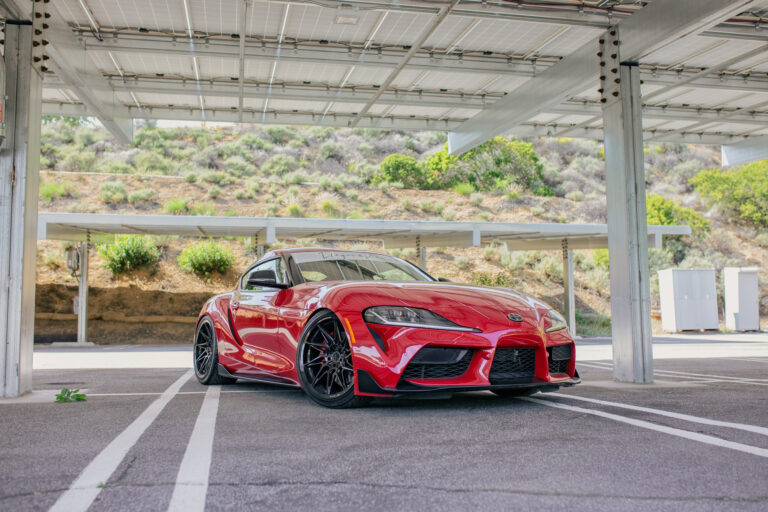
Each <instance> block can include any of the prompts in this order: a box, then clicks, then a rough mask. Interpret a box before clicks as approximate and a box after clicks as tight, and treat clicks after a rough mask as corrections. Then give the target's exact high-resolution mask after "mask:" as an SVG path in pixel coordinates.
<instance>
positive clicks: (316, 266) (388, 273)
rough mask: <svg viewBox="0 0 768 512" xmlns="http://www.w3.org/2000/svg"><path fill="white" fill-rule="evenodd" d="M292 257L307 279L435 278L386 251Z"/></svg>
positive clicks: (299, 253)
mask: <svg viewBox="0 0 768 512" xmlns="http://www.w3.org/2000/svg"><path fill="white" fill-rule="evenodd" d="M292 256H293V260H294V262H295V263H296V265H297V266H298V267H299V272H301V275H302V277H303V278H304V280H306V281H432V280H433V279H432V278H431V277H429V276H428V275H427V274H425V273H424V272H422V271H421V270H419V269H418V268H417V267H415V266H414V265H411V264H410V263H407V262H405V261H401V260H398V259H396V258H393V257H391V256H387V255H385V254H376V253H366V252H359V253H357V252H334V251H317V252H298V253H294V254H293V255H292Z"/></svg>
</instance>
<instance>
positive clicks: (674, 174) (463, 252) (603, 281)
mask: <svg viewBox="0 0 768 512" xmlns="http://www.w3.org/2000/svg"><path fill="white" fill-rule="evenodd" d="M302 133H305V132H302ZM312 133H313V132H309V131H308V132H306V134H307V138H306V139H305V142H303V143H302V144H301V145H296V144H294V145H293V146H291V145H290V144H287V145H285V146H281V145H279V144H278V145H276V146H275V147H274V149H273V150H271V153H269V152H268V153H267V154H261V153H259V152H258V151H254V159H259V158H260V159H261V161H262V163H263V161H264V160H265V159H266V158H267V157H268V155H269V154H271V155H275V154H283V153H287V152H290V151H294V152H297V151H298V152H299V153H297V155H298V156H299V157H300V158H303V159H304V161H307V162H309V163H308V164H307V165H309V166H310V167H311V168H314V169H315V170H316V171H317V172H319V173H320V174H318V175H315V177H314V178H313V179H317V178H318V176H323V175H325V176H339V175H340V174H343V173H344V172H345V171H344V169H345V168H346V165H347V164H348V163H349V162H350V161H353V160H354V159H355V158H359V157H360V154H362V148H363V144H364V142H363V141H362V139H361V138H360V137H359V136H357V135H354V134H353V133H352V132H347V131H344V130H339V131H336V132H334V134H333V135H332V139H330V140H333V141H335V143H337V144H338V145H339V146H340V147H344V148H346V149H345V151H347V154H346V156H345V158H347V160H344V159H341V160H339V159H335V158H329V159H326V160H318V157H317V155H318V152H320V151H321V148H322V144H320V143H318V142H317V141H315V140H313V139H312V138H311V134H312ZM77 137H79V136H77ZM77 137H76V138H75V140H79V139H78V138H77ZM233 140H236V137H235V136H234V135H232V134H229V133H224V136H223V137H222V138H221V140H220V141H216V142H215V143H213V144H215V145H216V147H217V148H218V147H220V145H221V144H226V143H229V142H232V141H233ZM366 140H368V139H366ZM407 140H411V141H413V140H417V141H420V142H418V144H419V145H420V147H417V148H416V149H415V150H410V152H411V153H412V154H414V155H415V156H418V155H419V154H424V153H429V152H431V151H434V150H436V149H439V148H440V147H441V146H440V144H439V143H429V144H428V143H426V142H424V141H425V140H427V137H425V136H424V135H423V134H422V135H419V134H413V138H410V136H408V135H406V134H397V133H391V134H388V135H386V136H385V137H382V138H379V139H376V138H374V139H370V142H371V144H372V145H373V148H374V149H373V151H374V153H373V155H372V156H371V155H369V156H368V157H367V160H368V161H377V160H380V158H382V155H383V154H386V153H387V152H395V151H404V152H409V150H404V149H402V146H403V143H404V142H403V141H407ZM430 144H431V145H430ZM535 144H536V151H537V152H538V153H539V154H540V155H542V156H543V159H544V164H545V176H546V177H547V180H548V182H549V183H550V184H551V185H552V187H553V189H554V190H555V191H556V193H557V194H558V195H561V196H562V195H566V194H567V196H568V197H569V199H566V198H564V197H537V196H532V195H528V194H525V193H524V194H522V195H521V196H519V197H516V198H512V199H510V198H508V197H505V196H503V195H500V194H481V195H473V196H472V197H465V196H462V195H459V194H456V193H454V192H452V191H424V190H407V189H395V188H386V189H381V188H376V187H370V186H365V185H349V186H347V187H344V188H342V189H339V190H337V191H335V192H333V191H330V190H326V189H330V188H332V187H331V186H329V184H328V183H327V182H326V183H325V184H324V187H325V188H323V187H321V186H320V184H311V183H308V184H303V185H283V184H279V183H275V182H273V181H277V180H270V179H267V178H249V179H248V180H245V179H234V180H232V181H231V182H230V183H226V184H219V185H217V188H218V189H219V195H218V196H217V197H215V198H211V197H209V191H210V188H211V187H212V185H210V184H207V183H205V182H203V181H201V180H198V181H197V182H195V183H189V182H187V181H186V180H185V179H184V178H183V177H181V176H150V175H136V174H127V175H117V174H98V173H94V172H89V173H78V172H62V169H65V168H67V166H68V165H71V162H72V161H77V160H73V158H74V157H73V156H72V153H71V152H70V153H69V156H68V157H64V158H61V159H60V160H59V161H58V162H56V163H51V165H49V167H50V169H51V170H50V171H44V172H42V173H41V178H42V181H43V182H45V183H64V184H67V185H68V188H69V189H70V190H72V191H73V194H72V195H71V196H70V197H59V198H54V199H52V200H51V201H45V200H42V199H41V202H40V210H41V211H74V212H100V213H130V214H149V213H154V214H161V213H164V211H163V205H164V204H166V203H167V202H168V201H169V200H171V199H177V198H183V199H188V200H189V202H190V205H191V206H192V207H193V208H198V209H199V208H201V207H202V208H204V209H206V210H208V211H210V212H212V213H216V214H218V215H243V216H269V215H280V216H288V215H290V210H289V206H290V205H292V204H295V205H296V206H298V208H299V210H300V212H299V213H300V215H301V216H312V217H328V216H340V217H352V218H379V219H413V220H429V219H443V220H488V221H511V222H604V219H605V206H604V177H603V176H604V170H603V167H602V165H603V164H602V158H601V155H600V153H599V151H600V147H599V145H597V144H596V143H594V142H589V141H578V140H575V139H574V140H569V139H565V140H563V139H560V140H554V139H542V140H539V141H536V142H535ZM299 146H300V147H301V148H302V149H297V148H298V147H299ZM88 147H90V148H97V149H96V154H97V155H98V154H102V153H99V151H100V150H99V149H98V148H99V147H106V146H105V144H104V142H96V143H93V144H91V145H90V146H88ZM136 151H138V150H129V149H125V153H126V155H128V156H125V159H126V161H130V159H131V158H133V159H134V160H133V161H134V162H135V153H136ZM131 152H132V153H131ZM103 154H104V155H112V156H110V157H106V156H105V157H104V158H105V159H106V158H110V159H111V160H109V161H114V160H115V159H117V158H118V156H116V155H119V154H120V153H115V152H113V153H108V152H104V153H103ZM130 154H133V155H134V156H133V157H131V156H130ZM716 157H717V155H716V154H715V153H714V152H713V151H712V150H711V149H710V148H703V147H697V146H688V147H685V148H679V147H678V148H674V147H672V148H671V149H670V147H666V146H664V147H662V146H658V147H655V148H650V149H649V151H648V152H647V154H646V165H647V168H648V169H649V171H648V176H649V180H650V189H651V190H653V191H654V192H656V193H660V194H663V195H666V196H669V197H673V198H675V199H676V200H678V201H681V202H682V203H683V204H685V205H686V206H689V207H694V208H696V209H697V210H698V211H699V212H700V213H705V214H706V215H707V217H708V218H709V219H710V221H711V222H712V224H713V228H714V229H713V233H712V235H711V236H710V237H709V239H708V240H706V242H705V243H704V244H702V247H701V251H700V252H701V255H700V256H697V257H698V258H699V259H698V260H696V259H695V258H694V259H692V260H691V261H689V262H688V264H689V265H695V264H697V262H698V261H701V264H702V265H704V266H709V265H710V264H711V263H712V262H713V261H715V262H717V263H718V264H719V265H720V266H722V263H723V262H727V264H729V265H730V264H742V265H755V266H759V267H760V268H761V269H763V270H762V274H761V277H762V281H763V283H762V288H763V289H762V294H761V295H762V296H765V295H768V286H767V285H766V284H765V283H766V282H768V274H767V273H766V272H767V271H768V270H766V269H768V251H766V250H765V248H764V247H760V246H759V245H757V244H756V243H755V241H754V231H750V230H748V229H743V228H738V227H736V226H732V225H729V224H727V223H724V222H722V220H721V219H720V216H719V214H718V213H717V212H716V211H710V212H707V211H706V209H705V207H704V205H702V204H700V202H699V198H698V197H697V196H696V195H695V194H693V193H692V191H691V190H690V189H688V188H687V186H686V184H685V183H686V181H687V178H688V177H690V175H691V173H695V172H696V171H697V170H698V169H701V168H706V167H709V166H713V165H716V164H717V161H716ZM120 158H122V157H120ZM421 158H423V156H422V157H421ZM105 161H106V160H105ZM216 162H218V163H214V164H211V165H222V164H221V160H218V161H216ZM254 162H255V163H257V162H256V160H254ZM312 162H314V163H312ZM187 163H188V162H187V161H184V160H181V163H180V164H179V170H178V171H177V174H179V173H181V169H182V167H184V165H186V164H187ZM214 168H215V167H214ZM113 170H114V169H113ZM205 172H207V171H206V170H205V168H204V167H201V168H198V169H197V170H196V171H195V173H196V174H197V175H198V177H203V176H204V175H205ZM254 179H256V180H260V182H261V188H260V190H259V191H258V192H257V193H255V194H253V195H252V197H249V198H244V197H242V196H243V191H244V190H246V189H247V188H248V187H249V183H252V182H253V181H254ZM115 181H119V182H121V183H123V184H124V186H125V189H126V191H127V192H128V193H129V194H130V193H131V192H134V191H137V190H141V189H147V188H151V189H153V190H155V191H156V194H155V195H154V196H153V197H152V198H151V199H149V200H147V201H139V202H136V203H135V204H130V203H129V202H120V203H109V204H108V203H105V202H103V201H101V200H100V199H99V188H100V187H101V185H102V184H104V183H107V182H115ZM238 197H240V198H238ZM328 205H331V206H332V207H333V208H332V211H329V210H328V208H327V207H328ZM324 206H325V208H324ZM294 213H296V212H294ZM189 242H190V241H188V240H180V239H177V238H174V237H165V238H162V239H158V243H159V244H160V245H161V246H162V256H161V260H160V262H159V263H158V264H157V265H156V266H155V267H153V268H152V269H145V270H141V271H138V272H134V273H131V274H128V275H121V276H112V275H111V273H110V272H109V271H108V270H106V269H105V268H103V266H102V263H103V262H102V261H101V259H100V257H99V256H98V255H94V256H93V258H92V260H91V267H90V272H91V279H90V282H91V286H92V287H93V288H95V289H98V290H103V291H105V292H106V291H108V290H110V289H111V290H115V291H114V292H112V293H111V294H110V293H103V294H102V293H93V295H92V300H91V302H90V303H89V304H90V307H91V311H92V313H93V312H96V313H98V312H100V311H101V312H107V311H110V310H114V309H115V308H116V307H117V309H119V304H118V305H117V306H116V304H117V303H116V302H115V300H114V297H116V296H117V297H119V298H120V301H121V302H122V303H123V304H124V307H125V309H126V310H128V311H130V312H131V314H135V315H142V314H147V315H152V314H156V313H155V312H153V310H152V308H151V307H144V305H146V304H150V303H152V302H153V299H152V297H153V295H152V294H153V293H155V292H172V293H174V294H178V296H179V297H184V298H185V299H183V300H192V301H199V300H200V299H199V296H200V295H196V294H203V295H202V296H204V295H205V294H213V293H217V292H221V291H224V290H227V289H229V288H231V286H232V285H233V283H234V282H235V279H236V276H237V275H238V274H239V273H240V272H241V271H242V270H243V269H244V268H245V267H246V266H247V265H248V264H249V263H250V262H252V261H253V258H254V255H253V253H252V252H250V250H249V248H248V247H247V243H246V241H238V240H222V241H221V243H222V244H226V245H228V246H229V247H230V248H231V249H232V251H233V253H234V255H235V257H236V263H235V266H234V268H233V269H231V270H230V271H229V272H228V273H227V275H223V276H221V275H214V276H212V277H211V278H210V279H208V280H206V279H204V278H200V277H198V276H194V275H192V274H188V273H185V272H183V271H181V270H180V269H179V268H178V266H177V265H176V264H175V261H176V257H177V256H178V255H179V253H180V252H181V250H182V249H183V247H184V246H185V245H186V244H187V243H189ZM309 242H311V241H309ZM301 243H302V244H306V243H307V241H303V242H301ZM285 244H286V245H288V246H290V245H295V242H288V241H286V242H285ZM63 245H64V244H62V243H60V242H52V241H40V242H39V254H38V262H39V265H38V283H39V285H41V288H40V290H43V291H44V292H43V293H46V294H47V295H50V297H49V298H50V300H45V298H44V297H41V298H40V300H39V301H38V311H41V312H43V311H44V312H64V311H67V310H68V309H69V308H71V306H70V304H69V303H68V302H69V301H68V300H67V297H71V296H74V295H75V294H76V288H75V284H76V283H75V282H74V280H73V279H72V278H70V277H69V276H68V273H67V271H66V269H65V268H64V260H63V256H62V248H63ZM324 245H329V244H328V243H324ZM340 246H341V247H360V248H367V249H373V250H380V249H381V247H380V246H379V245H378V244H340ZM428 255H429V258H428V270H429V271H430V272H431V273H433V274H435V275H439V276H444V277H448V278H450V279H452V280H454V281H461V282H470V281H472V280H473V277H476V275H477V274H478V273H486V274H489V275H491V276H495V275H496V274H498V273H505V274H506V275H507V276H509V278H510V279H511V285H512V286H515V287H517V288H520V289H523V290H525V291H528V292H530V293H532V294H534V295H537V296H540V297H542V298H543V299H545V300H548V301H549V302H550V303H552V304H553V305H554V306H556V307H559V306H560V305H561V294H562V284H561V281H562V279H561V277H560V275H558V274H559V272H560V270H561V269H560V266H561V265H560V262H559V253H558V252H557V251H552V252H550V253H533V254H529V255H528V256H525V257H522V258H519V261H517V264H516V265H513V266H512V268H514V269H516V270H512V271H509V270H507V267H506V266H505V265H502V263H501V262H500V261H499V260H500V251H488V250H484V249H480V248H468V249H453V248H432V249H430V250H429V251H428ZM402 256H403V257H406V258H413V257H414V256H415V254H414V253H413V251H410V253H409V252H405V253H403V254H402ZM577 256H578V258H579V262H581V263H582V264H578V265H577V266H576V286H577V290H576V295H577V308H578V309H579V310H580V311H582V312H586V313H596V314H601V315H607V314H609V311H610V305H609V296H608V282H607V272H605V271H602V270H601V269H595V268H590V267H591V266H592V265H590V257H589V253H588V252H584V253H581V254H577ZM49 291H50V293H49ZM765 306H768V303H766V305H765ZM69 311H71V309H69ZM42 324H44V323H41V325H42ZM94 325H95V327H94V328H95V330H96V331H99V329H101V330H102V331H103V332H104V333H105V336H107V335H108V333H109V332H110V330H109V326H108V325H104V326H101V327H100V326H98V322H97V323H96V324H94ZM72 327H73V326H72V325H68V326H67V327H66V329H67V330H71V329H72ZM46 328H47V329H48V331H50V332H56V330H57V329H59V330H60V328H61V326H60V325H59V326H57V325H56V323H55V322H54V324H52V325H47V326H46ZM43 330H45V329H43ZM134 331H135V329H134ZM133 336H134V337H139V338H141V339H143V340H150V339H154V340H156V339H157V336H158V335H153V336H148V335H146V332H145V333H144V334H142V332H134V333H133ZM163 336H165V337H166V338H168V337H169V336H170V337H173V336H171V335H170V334H167V333H166V334H163ZM161 337H162V336H161ZM126 341H127V340H126Z"/></svg>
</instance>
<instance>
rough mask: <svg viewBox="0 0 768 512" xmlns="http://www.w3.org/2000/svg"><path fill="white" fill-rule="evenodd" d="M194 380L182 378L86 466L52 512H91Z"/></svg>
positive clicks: (188, 372) (185, 376)
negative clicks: (112, 479) (122, 465)
mask: <svg viewBox="0 0 768 512" xmlns="http://www.w3.org/2000/svg"><path fill="white" fill-rule="evenodd" d="M190 377H192V370H189V371H187V372H185V373H184V375H182V376H181V377H179V378H178V379H177V380H176V381H175V382H174V383H173V384H171V385H170V386H169V387H168V389H166V390H165V391H164V392H163V394H162V395H160V396H159V397H158V398H157V399H156V400H155V401H154V402H152V403H151V404H150V405H149V407H147V408H146V409H145V410H144V412H142V413H141V414H140V415H139V417H138V418H136V419H135V420H133V422H132V423H131V424H130V425H128V427H126V429H125V430H123V431H122V432H121V433H120V434H119V435H118V436H117V437H116V438H114V439H113V440H112V442H110V443H109V444H108V445H107V446H106V448H104V449H103V450H102V451H101V453H99V454H98V455H97V456H96V457H95V458H94V459H93V460H92V461H91V462H90V463H89V464H88V466H86V468H85V469H84V470H83V471H82V473H80V475H79V476H78V477H77V479H75V481H74V482H72V485H71V486H70V487H69V489H68V490H67V491H65V492H64V494H62V495H61V496H60V497H59V499H58V500H57V501H56V503H54V504H53V506H52V507H51V508H50V512H81V511H83V512H84V511H85V510H88V507H90V506H91V504H92V503H93V501H94V500H95V499H96V497H97V496H98V495H99V493H100V492H101V487H103V485H104V484H105V483H106V482H107V480H109V477H110V476H112V473H114V472H115V470H116V469H117V467H118V466H119V465H120V463H121V462H122V461H123V459H124V458H125V456H126V455H127V454H128V451H129V450H130V449H131V448H132V447H133V446H134V445H135V444H136V442H137V441H138V440H139V438H140V437H141V435H142V434H143V433H144V432H145V431H146V430H147V428H149V426H150V425H152V423H154V421H155V420H156V419H157V417H158V416H159V415H160V413H161V412H162V411H163V409H165V406H166V405H168V402H170V401H171V399H173V397H174V396H176V394H177V393H178V392H179V390H180V389H181V387H182V386H183V385H184V384H186V382H187V381H188V380H189V379H190Z"/></svg>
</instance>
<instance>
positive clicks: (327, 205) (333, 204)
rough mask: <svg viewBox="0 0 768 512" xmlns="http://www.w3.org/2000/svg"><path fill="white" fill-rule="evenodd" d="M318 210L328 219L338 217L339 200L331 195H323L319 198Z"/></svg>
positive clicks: (339, 210)
mask: <svg viewBox="0 0 768 512" xmlns="http://www.w3.org/2000/svg"><path fill="white" fill-rule="evenodd" d="M319 199H320V209H321V210H323V212H324V213H325V214H326V215H328V216H329V217H339V216H340V215H341V205H340V203H339V198H338V197H337V196H336V195H335V194H333V193H327V192H325V193H323V194H322V195H321V196H320V197H319Z"/></svg>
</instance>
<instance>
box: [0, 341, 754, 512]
mask: <svg viewBox="0 0 768 512" xmlns="http://www.w3.org/2000/svg"><path fill="white" fill-rule="evenodd" d="M750 340H751V341H749V342H748V343H744V344H742V345H744V346H745V347H746V348H744V350H742V352H740V353H739V354H738V355H737V356H733V355H731V356H730V357H708V358H697V357H700V356H701V353H696V350H698V349H693V350H694V352H692V354H691V355H692V356H693V357H691V358H686V357H683V356H684V355H685V353H686V350H691V348H690V347H698V346H700V345H702V343H700V342H699V343H695V344H692V343H689V342H687V341H684V340H672V341H664V340H660V341H659V343H658V345H659V350H658V351H657V352H659V353H662V354H663V353H664V350H665V349H664V348H663V345H664V344H667V345H669V346H672V345H674V348H675V351H676V352H675V353H676V354H683V356H679V355H678V356H675V357H671V356H670V357H669V358H664V359H660V360H657V361H656V363H655V369H656V383H654V384H652V385H645V386H633V385H626V384H619V383H615V382H613V381H612V380H611V368H610V366H611V363H610V360H609V359H607V358H605V357H602V356H601V357H596V356H595V357H587V358H586V360H583V361H582V362H581V363H579V364H578V369H579V372H580V374H581V376H582V379H583V384H582V385H580V386H577V387H575V388H570V389H566V390H562V391H561V392H559V393H553V394H546V395H535V396H534V397H532V399H500V398H497V397H495V396H494V395H491V394H490V393H486V392H478V393H462V394H457V395H456V396H455V397H454V398H453V399H451V400H418V401H417V400H412V401H411V400H409V401H399V400H380V401H377V402H374V404H373V405H372V406H369V407H366V408H363V409H356V410H341V411H338V410H328V409H324V408H321V407H318V406H316V405H313V404H312V403H310V402H309V400H308V399H306V398H305V397H304V396H303V394H302V392H301V391H297V390H291V389H282V388H277V387H270V386H263V385H256V384H238V385H235V386H225V387H221V388H219V387H212V388H208V389H206V388H204V387H203V386H200V385H198V384H197V382H196V381H195V380H194V377H193V376H192V375H191V372H190V371H189V370H187V369H185V368H173V367H168V368H162V367H161V368H138V367H137V368H111V369H98V368H85V369H83V368H77V369H60V368H59V369H37V370H35V375H34V378H35V389H36V392H35V393H33V394H32V395H29V396H27V397H24V398H23V399H19V400H7V401H4V402H0V411H1V412H0V430H1V431H2V433H3V435H2V436H0V510H49V509H51V508H52V507H54V508H53V509H54V510H80V509H84V507H87V506H88V505H90V510H132V511H136V510H169V509H171V510H182V509H183V510H200V509H202V508H203V507H202V505H203V504H204V506H205V509H209V510H220V509H238V510H262V509H264V510H266V509H273V510H278V509H284V510H312V511H321V510H352V509H369V510H413V509H427V510H436V509H441V510H531V509H533V508H534V507H537V508H541V507H546V508H549V509H555V510H564V509H568V510H590V511H593V510H643V511H645V510H675V511H678V510H692V511H693V510H695V511H702V510H760V511H763V510H766V508H768V395H767V394H766V391H768V389H766V386H768V376H767V374H768V372H767V370H768V337H766V336H764V335H763V336H762V337H761V336H757V337H756V338H754V339H750ZM606 343H607V342H606V341H605V340H602V341H601V340H585V341H584V342H583V343H581V344H580V347H581V348H580V349H577V354H578V353H580V352H583V353H585V354H590V350H591V351H593V352H594V353H598V352H599V351H602V352H601V353H604V352H605V350H606V349H607V346H606ZM723 343H727V342H722V343H718V342H716V341H711V346H712V348H713V350H715V349H718V350H719V348H718V347H719V346H720V345H723ZM704 345H705V346H706V344H704ZM727 349H728V346H727V345H726V346H725V352H723V353H727V352H728V350H727ZM103 350H106V351H107V352H108V351H109V349H103ZM136 350H139V351H141V350H143V351H144V352H146V351H147V350H150V355H151V350H152V349H144V348H140V349H136ZM187 350H188V349H187V348H186V347H182V348H178V349H177V351H178V356H180V357H182V358H186V357H187V356H188V352H187ZM666 350H671V349H669V348H667V349H666ZM112 351H113V352H115V353H117V354H118V357H120V356H121V354H120V352H119V350H117V349H113V350H112ZM94 352H98V349H94ZM40 353H42V354H43V355H46V356H48V358H49V359H50V360H53V361H56V360H59V361H65V360H67V357H69V354H71V352H70V353H69V354H66V355H62V356H57V354H58V352H56V351H53V350H49V351H48V352H47V353H46V351H45V350H42V351H40ZM130 353H132V351H131V349H129V350H127V351H124V352H123V353H122V357H124V358H125V359H126V360H128V359H130V357H128V355H126V354H130ZM142 353H143V352H142ZM714 353H719V352H717V350H715V352H714ZM62 354H64V352H62ZM41 357H42V356H41ZM577 357H578V355H577ZM47 365H48V367H50V366H56V365H55V364H53V365H52V364H51V363H47ZM68 365H69V363H65V364H61V365H60V366H63V367H68ZM82 366H88V365H87V364H83V365H82ZM104 366H109V365H108V364H105V365H104ZM160 366H162V365H160ZM168 366H173V365H172V364H169V365H168ZM179 366H182V365H179ZM36 367H46V364H42V363H40V364H39V365H38V364H37V363H36ZM62 387H69V388H80V389H82V390H85V391H86V393H87V395H88V400H87V401H86V402H82V403H70V404H57V403H54V402H53V395H54V393H55V391H56V390H58V389H60V388H62Z"/></svg>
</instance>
